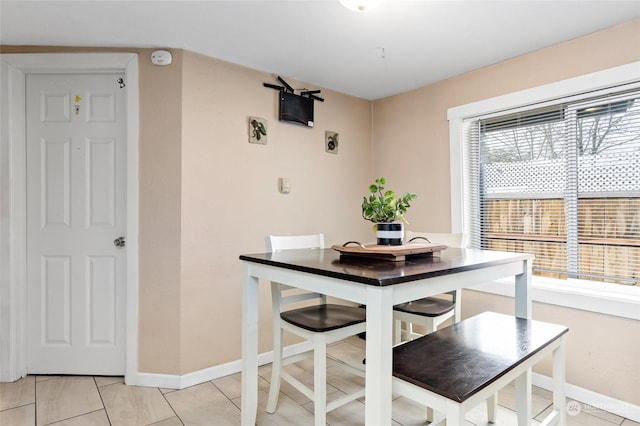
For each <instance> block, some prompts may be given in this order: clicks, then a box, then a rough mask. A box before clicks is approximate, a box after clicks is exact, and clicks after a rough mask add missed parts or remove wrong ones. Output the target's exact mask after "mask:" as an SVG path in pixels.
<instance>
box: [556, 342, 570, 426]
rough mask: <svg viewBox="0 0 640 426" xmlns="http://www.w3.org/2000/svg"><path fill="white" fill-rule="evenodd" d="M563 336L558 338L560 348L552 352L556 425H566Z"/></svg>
mask: <svg viewBox="0 0 640 426" xmlns="http://www.w3.org/2000/svg"><path fill="white" fill-rule="evenodd" d="M564 339H565V336H562V337H561V338H560V346H558V348H556V350H555V351H553V409H554V410H558V415H559V416H560V417H559V419H558V425H560V426H565V425H566V424H567V412H566V410H565V405H566V399H565V394H564V385H565V379H566V377H565V376H566V372H565V348H564Z"/></svg>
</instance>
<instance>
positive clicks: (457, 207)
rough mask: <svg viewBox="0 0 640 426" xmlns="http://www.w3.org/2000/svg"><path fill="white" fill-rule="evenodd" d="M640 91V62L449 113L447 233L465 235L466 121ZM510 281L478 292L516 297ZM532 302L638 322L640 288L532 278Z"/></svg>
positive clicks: (489, 285)
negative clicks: (448, 225)
mask: <svg viewBox="0 0 640 426" xmlns="http://www.w3.org/2000/svg"><path fill="white" fill-rule="evenodd" d="M622 85H624V86H625V87H627V88H639V87H640V61H639V62H632V63H629V64H626V65H621V66H618V67H614V68H610V69H606V70H603V71H598V72H594V73H590V74H585V75H582V76H579V77H575V78H570V79H567V80H561V81H558V82H555V83H550V84H546V85H543V86H538V87H534V88H531V89H526V90H522V91H519V92H514V93H510V94H507V95H503V96H497V97H494V98H490V99H485V100H481V101H478V102H473V103H469V104H466V105H460V106H457V107H453V108H450V109H449V110H448V111H447V118H448V120H449V140H450V146H449V149H450V161H451V168H450V170H451V228H452V229H451V232H453V233H461V232H465V221H464V214H465V211H466V210H465V196H464V194H465V192H464V191H465V189H464V178H463V170H464V169H463V153H464V151H463V143H464V135H465V133H466V132H465V126H466V125H468V122H469V120H471V119H473V118H475V117H479V116H485V115H488V114H498V113H501V112H504V111H507V110H514V109H520V108H522V109H528V108H533V107H542V106H545V105H547V104H552V103H554V102H557V101H558V99H563V100H567V101H569V100H579V99H583V98H587V97H593V96H596V95H599V94H606V93H613V92H616V91H619V90H621V89H620V86H622ZM513 284H514V283H513V280H512V279H511V280H500V281H495V282H491V283H487V284H486V285H484V286H483V287H478V289H479V290H481V291H485V292H488V293H494V294H499V295H503V296H510V297H513V296H514V285H513ZM532 284H533V293H532V295H533V300H534V301H537V302H542V303H548V304H553V305H559V306H565V307H570V308H575V309H582V310H586V311H591V312H597V313H602V314H607V315H613V316H618V317H622V318H630V319H635V320H640V287H638V286H626V285H620V284H610V283H603V282H594V281H587V280H580V279H569V280H559V279H553V278H544V277H538V276H534V277H533V283H532Z"/></svg>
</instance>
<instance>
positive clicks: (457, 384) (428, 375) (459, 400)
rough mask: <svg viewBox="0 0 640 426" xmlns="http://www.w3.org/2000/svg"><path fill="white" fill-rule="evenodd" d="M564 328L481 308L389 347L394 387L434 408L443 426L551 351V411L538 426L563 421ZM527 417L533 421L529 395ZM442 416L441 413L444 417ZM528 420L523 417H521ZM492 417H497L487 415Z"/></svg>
mask: <svg viewBox="0 0 640 426" xmlns="http://www.w3.org/2000/svg"><path fill="white" fill-rule="evenodd" d="M567 331H568V328H567V327H564V326H560V325H555V324H549V323H545V322H541V321H534V320H526V319H522V318H516V317H514V316H510V315H503V314H497V313H494V312H485V313H482V314H480V315H477V316H475V317H472V318H469V319H467V320H464V321H462V322H459V323H456V324H454V325H452V326H450V327H446V328H443V329H440V330H438V331H435V332H433V333H431V334H427V335H426V336H423V337H420V338H418V339H416V340H413V341H411V342H407V343H405V344H403V345H399V346H396V347H395V348H394V349H393V376H394V377H393V390H394V393H396V394H397V395H402V396H405V397H407V398H409V399H412V400H414V401H416V402H418V403H421V404H424V405H426V406H428V407H430V408H432V409H433V410H435V411H436V412H437V413H438V414H439V415H440V416H441V417H440V418H439V419H437V421H436V422H434V423H438V422H440V421H442V420H443V419H446V424H447V426H463V425H464V424H465V419H464V417H465V414H466V412H467V411H468V410H470V409H471V408H473V407H474V406H476V405H477V404H479V403H481V402H483V401H485V400H490V398H491V397H492V396H493V395H495V394H496V393H497V392H498V390H500V389H502V388H503V387H504V386H506V385H508V384H509V383H510V382H511V381H512V380H514V379H516V378H518V377H520V376H522V375H523V374H530V373H528V372H529V371H530V368H531V367H532V366H533V365H534V364H535V363H537V362H538V361H540V360H541V359H542V358H544V357H545V356H547V355H549V354H553V389H552V390H553V410H552V412H551V413H550V414H549V415H548V416H547V418H546V419H545V420H544V421H543V422H542V423H541V425H551V424H559V425H561V426H564V425H566V413H565V395H564V382H565V365H564V362H565V361H564V334H565V333H566V332H567ZM527 405H528V406H527V407H526V408H527V414H528V415H527V417H524V416H518V417H519V419H520V426H522V423H523V422H525V421H526V423H525V424H530V422H531V414H530V413H531V398H530V397H529V398H527ZM442 416H443V417H442ZM524 419H526V420H524ZM490 420H495V419H490Z"/></svg>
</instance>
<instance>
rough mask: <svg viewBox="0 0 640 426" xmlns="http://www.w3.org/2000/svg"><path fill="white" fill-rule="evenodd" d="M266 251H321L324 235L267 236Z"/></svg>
mask: <svg viewBox="0 0 640 426" xmlns="http://www.w3.org/2000/svg"><path fill="white" fill-rule="evenodd" d="M265 240H266V241H265V242H266V245H267V251H269V252H274V251H282V250H294V249H323V248H324V235H323V234H314V235H269V236H267V237H266V239H265Z"/></svg>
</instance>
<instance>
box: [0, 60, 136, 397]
mask: <svg viewBox="0 0 640 426" xmlns="http://www.w3.org/2000/svg"><path fill="white" fill-rule="evenodd" d="M0 67H1V68H0V88H1V89H2V92H3V93H5V94H6V96H2V98H0V118H1V119H2V123H6V125H4V126H2V128H1V129H0V190H1V192H0V194H1V195H0V217H2V220H1V221H0V382H12V381H15V380H18V379H20V378H21V377H24V376H26V374H27V338H26V337H27V332H28V330H27V289H26V286H27V283H26V278H27V256H26V254H27V244H26V216H27V205H26V134H25V125H26V124H25V123H26V116H25V105H26V100H25V78H26V75H27V74H51V73H58V74H65V73H82V74H90V73H94V72H105V71H106V72H121V73H124V75H125V82H126V84H127V89H128V90H127V98H126V101H125V102H126V108H127V111H126V116H127V123H126V135H127V136H126V137H127V148H126V154H127V165H126V170H127V182H126V187H127V212H126V217H127V233H126V234H127V257H126V259H127V260H126V261H127V272H126V275H127V290H126V315H127V319H126V333H127V336H126V368H125V370H126V371H125V382H126V383H127V384H135V381H136V377H137V375H138V144H139V141H138V130H139V117H138V96H139V94H138V91H139V80H138V55H137V54H135V53H29V54H27V53H24V54H23V53H15V54H0Z"/></svg>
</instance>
